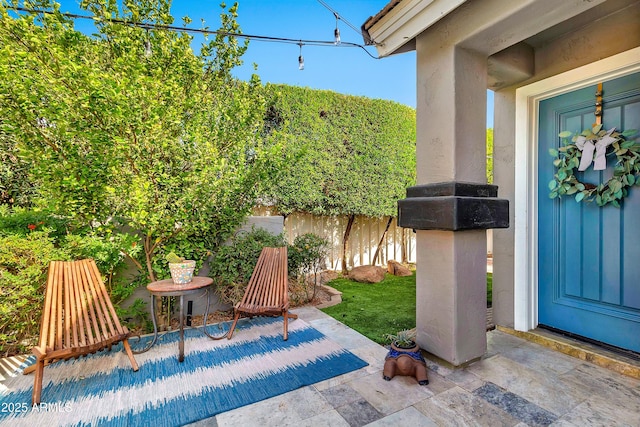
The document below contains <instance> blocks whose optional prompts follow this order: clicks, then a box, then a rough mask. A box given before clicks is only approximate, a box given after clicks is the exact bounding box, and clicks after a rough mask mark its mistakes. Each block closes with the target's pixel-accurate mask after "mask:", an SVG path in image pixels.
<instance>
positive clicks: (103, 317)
mask: <svg viewBox="0 0 640 427" xmlns="http://www.w3.org/2000/svg"><path fill="white" fill-rule="evenodd" d="M124 333H125V330H124V328H123V327H122V325H121V324H120V321H119V320H118V317H117V315H116V312H115V309H114V307H113V305H112V304H111V300H110V299H109V294H108V293H107V290H106V288H105V286H104V282H103V280H102V276H101V275H100V272H99V270H98V267H97V265H96V263H95V261H94V260H92V259H86V260H80V261H52V262H51V264H50V266H49V276H48V279H47V289H46V293H45V304H44V309H43V313H42V328H41V332H40V347H41V348H46V349H49V350H61V349H68V348H76V347H81V346H87V345H92V344H95V343H99V342H101V341H104V340H107V339H109V338H110V337H113V336H114V335H117V334H124Z"/></svg>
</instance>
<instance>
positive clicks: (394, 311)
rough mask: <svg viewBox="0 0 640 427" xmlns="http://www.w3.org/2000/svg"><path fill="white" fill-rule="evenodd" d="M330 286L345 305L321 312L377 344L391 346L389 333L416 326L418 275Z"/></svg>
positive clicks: (489, 279)
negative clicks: (337, 292) (338, 293)
mask: <svg viewBox="0 0 640 427" xmlns="http://www.w3.org/2000/svg"><path fill="white" fill-rule="evenodd" d="M492 284H493V275H492V274H491V273H488V274H487V304H490V302H491V288H492ZM329 286H331V287H332V288H335V289H337V290H339V291H340V292H342V303H341V304H338V305H334V306H333V307H327V308H324V309H322V311H324V312H325V313H327V314H328V315H329V316H331V317H333V318H335V319H337V320H339V321H340V322H342V323H344V324H345V325H347V326H349V327H350V328H351V329H354V330H356V331H358V332H360V333H361V334H362V335H364V336H366V337H368V338H369V339H371V340H372V341H375V342H377V343H378V344H383V345H384V344H388V341H387V340H386V338H385V337H386V335H387V334H395V333H396V332H398V331H400V330H402V329H411V328H414V327H415V326H416V274H415V272H414V273H413V275H412V276H407V277H396V276H392V275H390V274H387V276H386V278H385V279H384V280H383V281H382V282H380V283H358V282H354V281H352V280H349V279H336V280H334V281H332V282H331V283H329Z"/></svg>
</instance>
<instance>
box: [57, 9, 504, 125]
mask: <svg viewBox="0 0 640 427" xmlns="http://www.w3.org/2000/svg"><path fill="white" fill-rule="evenodd" d="M58 2H59V3H61V10H62V11H63V12H64V11H68V12H72V13H83V12H82V11H80V10H79V9H78V7H77V4H78V3H79V0H58ZM324 2H325V3H326V4H328V5H329V6H330V7H331V8H332V9H333V10H335V11H337V12H338V13H339V15H340V16H341V17H342V18H344V19H345V20H346V21H348V22H349V23H351V24H352V25H353V26H355V27H356V28H360V26H361V25H362V24H363V23H364V22H365V21H366V20H367V18H368V17H370V16H372V15H375V14H376V13H378V12H379V11H380V10H382V9H383V8H384V6H385V5H386V4H387V3H388V0H324ZM220 3H221V1H220V0H216V1H211V0H174V1H173V3H172V7H171V12H172V14H173V16H174V17H175V18H176V22H175V24H176V25H181V24H182V22H181V20H180V18H181V17H183V16H185V15H187V16H189V17H190V18H191V19H192V20H193V22H192V23H191V24H190V27H194V28H199V27H201V26H202V24H201V19H203V20H204V25H206V26H209V27H210V28H211V29H217V28H218V27H219V25H220V19H219V15H220V11H221V9H220V7H219V5H220ZM226 3H227V4H228V5H230V4H233V2H232V1H227V2H226ZM238 3H239V7H238V23H239V24H240V27H241V29H242V32H243V33H245V34H251V35H260V36H271V37H284V38H291V39H296V40H300V39H302V40H305V39H306V40H327V41H331V40H333V32H334V29H335V26H336V19H335V17H334V15H333V12H331V11H330V10H328V9H327V8H325V7H324V6H323V5H322V4H321V3H320V2H319V1H318V0H278V1H275V0H238ZM91 25H92V24H90V23H88V22H84V23H81V22H78V25H77V28H78V29H79V30H81V31H84V32H90V30H87V28H89V27H90V26H91ZM338 28H339V29H340V35H341V39H342V41H346V42H352V43H358V44H364V42H363V39H362V36H361V34H360V33H359V32H356V31H354V30H353V29H351V28H350V27H349V26H348V25H347V24H346V23H345V22H342V21H339V22H338ZM196 37H197V36H196ZM367 50H368V51H369V52H370V53H371V54H372V55H373V56H375V57H377V53H376V51H375V49H374V48H373V47H368V48H367ZM299 54H300V47H299V46H298V45H296V44H280V43H270V42H261V41H256V40H252V41H251V42H250V44H249V49H248V51H247V53H246V54H245V55H244V57H243V59H244V65H242V66H241V67H239V68H238V69H237V70H236V72H235V74H236V76H237V77H239V78H241V79H248V78H249V76H250V75H251V74H252V73H257V74H258V75H259V76H260V78H261V79H262V81H263V83H267V82H270V83H285V84H289V85H294V86H306V87H311V88H314V89H328V90H333V91H335V92H339V93H344V94H350V95H362V96H367V97H369V98H380V99H388V100H393V101H396V102H399V103H401V104H405V105H408V106H410V107H414V108H415V106H416V55H415V52H408V53H403V54H399V55H393V56H391V57H387V58H382V59H374V58H371V57H370V56H369V55H367V53H366V52H364V51H363V50H362V49H359V48H347V47H340V46H337V47H320V46H308V45H305V46H303V47H302V55H303V57H304V63H305V68H304V70H302V71H300V70H299V69H298V55H299ZM254 64H256V65H257V70H254ZM492 104H493V102H492V100H491V99H490V100H489V106H490V107H491V106H492ZM492 115H493V114H492V113H490V114H489V117H491V116H492ZM487 126H488V127H491V126H492V121H491V120H488V122H487Z"/></svg>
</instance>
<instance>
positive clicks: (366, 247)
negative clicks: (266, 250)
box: [254, 208, 416, 270]
mask: <svg viewBox="0 0 640 427" xmlns="http://www.w3.org/2000/svg"><path fill="white" fill-rule="evenodd" d="M254 215H265V216H269V215H270V212H269V210H268V209H266V208H258V209H255V210H254ZM347 220H348V218H347V217H346V216H316V215H311V214H305V213H294V214H291V215H289V216H287V217H286V219H285V222H284V232H285V236H286V238H287V241H288V242H289V243H293V241H294V239H295V238H296V237H297V236H299V235H301V234H305V233H314V234H317V235H319V236H323V237H324V238H326V239H327V240H328V241H329V245H330V248H331V249H330V251H329V255H328V256H327V260H326V264H327V268H329V269H332V270H338V269H340V268H341V264H342V238H343V236H344V231H345V228H346V226H347ZM388 220H389V218H388V217H383V218H369V217H364V216H357V217H356V219H355V222H354V223H353V226H352V228H351V234H350V236H349V244H348V249H347V266H348V267H349V268H352V267H357V266H360V265H371V264H372V262H373V256H374V254H375V252H376V248H377V247H378V243H379V242H380V239H381V238H382V233H383V232H384V230H385V227H386V226H387V222H388ZM389 260H395V261H399V262H406V263H415V262H416V238H415V233H414V232H413V231H412V230H409V229H405V228H402V227H398V226H397V223H396V219H395V218H394V219H393V220H392V222H391V224H390V226H389V229H388V230H387V233H386V235H385V236H384V240H383V242H382V245H381V247H380V253H379V254H378V259H377V260H376V265H382V266H386V265H387V261H389Z"/></svg>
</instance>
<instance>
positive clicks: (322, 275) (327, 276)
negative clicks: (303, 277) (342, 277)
mask: <svg viewBox="0 0 640 427" xmlns="http://www.w3.org/2000/svg"><path fill="white" fill-rule="evenodd" d="M338 276H339V274H338V272H337V271H334V270H324V271H321V272H319V273H318V274H317V275H315V277H314V275H313V274H309V275H308V276H307V284H309V285H313V284H314V281H315V284H316V285H318V286H322V285H326V284H327V283H329V282H330V281H332V280H334V279H337V278H338Z"/></svg>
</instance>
